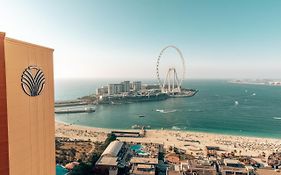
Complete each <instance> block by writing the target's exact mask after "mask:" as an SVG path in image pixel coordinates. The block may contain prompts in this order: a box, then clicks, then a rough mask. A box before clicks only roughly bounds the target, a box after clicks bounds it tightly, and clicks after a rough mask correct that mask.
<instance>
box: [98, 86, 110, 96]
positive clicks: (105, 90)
mask: <svg viewBox="0 0 281 175" xmlns="http://www.w3.org/2000/svg"><path fill="white" fill-rule="evenodd" d="M104 94H108V86H102V87H100V88H97V89H96V95H104Z"/></svg>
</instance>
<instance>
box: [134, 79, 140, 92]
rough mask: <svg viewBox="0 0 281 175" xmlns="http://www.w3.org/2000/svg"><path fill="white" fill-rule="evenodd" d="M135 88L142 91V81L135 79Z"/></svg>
mask: <svg viewBox="0 0 281 175" xmlns="http://www.w3.org/2000/svg"><path fill="white" fill-rule="evenodd" d="M133 90H134V91H140V90H141V81H134V82H133Z"/></svg>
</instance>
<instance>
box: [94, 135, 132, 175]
mask: <svg viewBox="0 0 281 175" xmlns="http://www.w3.org/2000/svg"><path fill="white" fill-rule="evenodd" d="M126 153H127V149H126V146H125V144H124V143H123V142H120V141H118V140H115V141H113V142H111V143H110V144H109V145H108V146H107V148H106V149H105V150H104V152H103V153H102V155H101V157H100V158H99V160H98V161H97V162H96V165H95V168H96V170H97V171H98V173H99V174H100V175H107V174H111V175H117V172H118V167H119V165H120V164H122V163H123V162H124V159H126V155H127V154H126ZM115 173H116V174H115Z"/></svg>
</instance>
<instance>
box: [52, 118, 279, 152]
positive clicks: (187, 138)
mask: <svg viewBox="0 0 281 175" xmlns="http://www.w3.org/2000/svg"><path fill="white" fill-rule="evenodd" d="M112 130H113V129H105V128H94V127H85V126H78V125H72V124H67V123H61V122H56V137H67V138H72V139H82V140H89V139H90V140H91V141H93V142H94V141H104V140H105V139H106V137H107V134H108V133H110V132H111V131H112ZM114 130H116V129H114ZM130 131H139V130H130ZM118 139H119V140H121V141H127V142H131V141H133V142H143V143H145V142H146V143H150V142H153V143H161V144H164V147H165V148H168V147H170V146H176V147H178V148H181V149H183V150H186V151H187V153H191V152H192V154H195V153H196V154H198V155H200V154H203V152H204V151H205V146H218V147H220V149H222V150H224V151H223V152H236V154H237V155H247V156H253V157H257V156H259V155H260V154H262V152H264V153H265V155H266V156H268V155H269V154H271V153H272V152H275V151H281V139H273V138H258V137H246V136H233V135H223V134H213V133H203V132H189V131H174V130H147V132H146V136H145V137H142V138H141V137H140V138H125V137H121V138H118Z"/></svg>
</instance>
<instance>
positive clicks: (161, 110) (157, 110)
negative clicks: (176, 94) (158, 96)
mask: <svg viewBox="0 0 281 175" xmlns="http://www.w3.org/2000/svg"><path fill="white" fill-rule="evenodd" d="M155 111H156V112H161V113H164V114H167V113H172V112H176V111H177V110H176V109H173V110H164V109H156V110H155Z"/></svg>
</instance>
